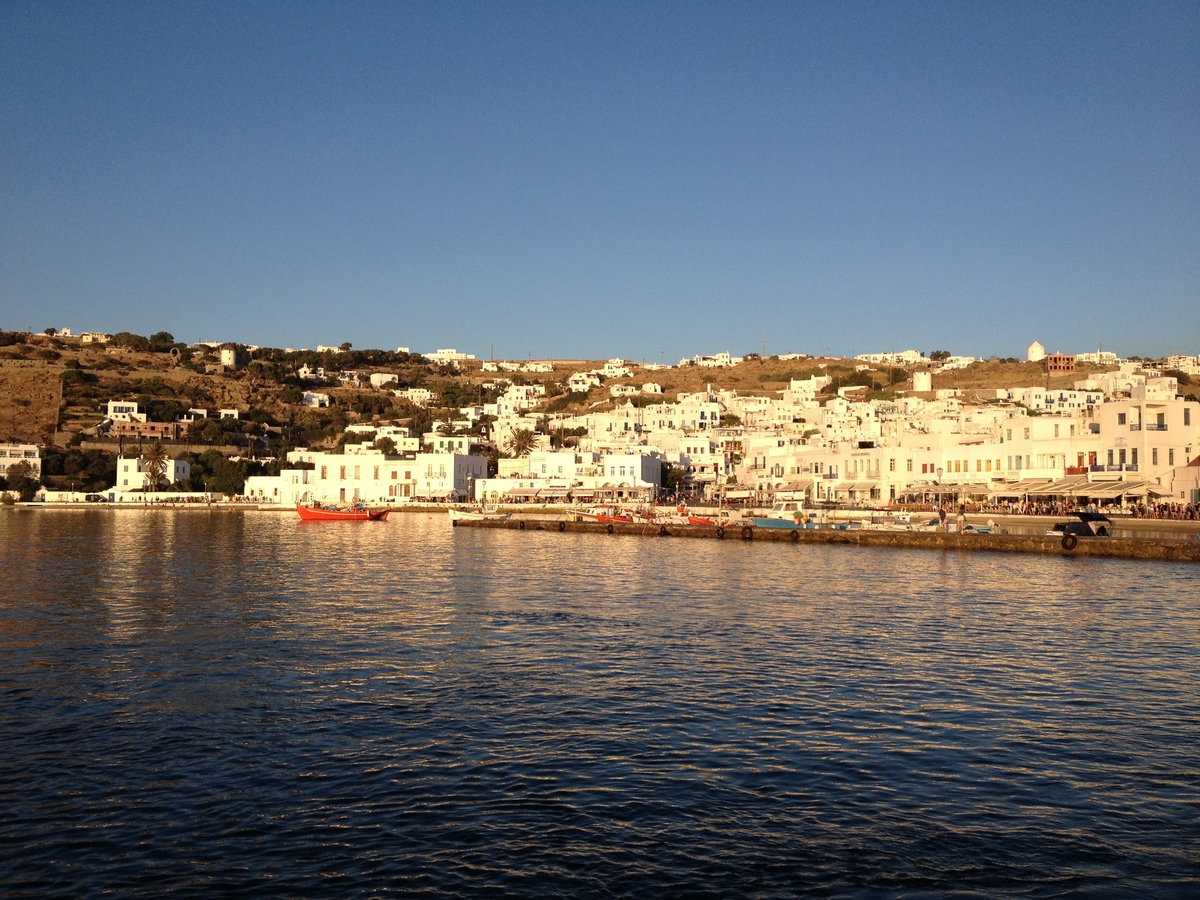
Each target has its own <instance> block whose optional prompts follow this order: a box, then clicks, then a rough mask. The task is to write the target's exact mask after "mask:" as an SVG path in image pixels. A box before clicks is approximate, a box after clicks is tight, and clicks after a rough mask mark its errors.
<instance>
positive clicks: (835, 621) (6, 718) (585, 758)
mask: <svg viewBox="0 0 1200 900" xmlns="http://www.w3.org/2000/svg"><path fill="white" fill-rule="evenodd" d="M0 547H2V548H3V549H2V550H0V585H2V586H3V587H2V598H0V796H2V797H3V806H2V810H3V816H2V817H0V879H2V890H3V893H5V894H7V895H9V896H22V895H27V896H33V895H38V896H44V895H72V896H95V895H98V894H101V893H104V892H113V893H117V894H121V895H126V896H158V895H162V894H164V893H167V892H173V893H175V894H178V895H183V896H189V895H191V896H197V897H210V896H214V895H226V894H244V895H252V896H267V895H271V896H288V897H305V896H316V897H326V896H331V897H342V896H352V895H381V894H399V895H412V894H422V893H424V894H429V895H436V896H454V895H460V896H479V895H484V896H500V895H510V896H539V895H543V896H596V897H644V896H656V895H662V896H666V897H675V896H712V897H740V896H745V897H751V896H752V897H764V896H765V897H770V896H791V895H796V894H812V895H818V896H942V895H947V894H952V895H956V896H1031V897H1047V896H1088V897H1128V896H1168V897H1169V896H1178V897H1192V896H1196V895H1197V894H1198V893H1200V724H1198V723H1200V588H1198V579H1197V575H1198V574H1200V572H1198V570H1197V568H1196V567H1195V566H1194V565H1193V566H1188V565H1175V564H1169V563H1141V562H1134V561H1127V560H1092V559H1086V558H1060V557H1049V558H1041V557H1031V556H1006V555H1000V554H974V555H972V554H959V553H942V552H925V551H908V552H903V551H902V552H897V551H887V550H873V549H868V548H851V547H845V546H837V547H816V546H807V545H797V546H792V545H790V544H765V543H753V544H745V543H743V542H741V541H724V542H717V541H695V540H680V539H658V538H654V539H641V538H630V537H620V536H615V537H609V536H604V535H575V534H559V533H557V532H533V531H527V532H515V531H492V530H482V529H469V528H458V529H452V528H450V527H449V523H448V522H447V521H446V520H445V517H444V516H443V515H438V516H433V515H425V514H414V515H398V516H394V517H393V520H392V521H390V522H387V523H383V524H366V523H353V524H316V525H302V524H300V523H298V522H297V521H295V519H294V517H293V516H291V515H281V514H277V513H258V512H250V513H230V512H191V511H189V512H177V513H172V512H169V511H148V512H143V511H137V510H130V511H112V510H99V509H97V510H87V511H83V510H79V511H75V510H70V511H51V510H37V511H29V510H20V509H16V510H12V509H9V510H0Z"/></svg>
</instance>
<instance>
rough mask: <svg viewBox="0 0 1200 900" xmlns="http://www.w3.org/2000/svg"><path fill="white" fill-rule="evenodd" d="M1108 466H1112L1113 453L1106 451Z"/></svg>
mask: <svg viewBox="0 0 1200 900" xmlns="http://www.w3.org/2000/svg"><path fill="white" fill-rule="evenodd" d="M1108 464H1109V465H1110V466H1111V465H1112V464H1113V452H1112V451H1111V450H1109V451H1108Z"/></svg>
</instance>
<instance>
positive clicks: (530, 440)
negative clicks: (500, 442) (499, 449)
mask: <svg viewBox="0 0 1200 900" xmlns="http://www.w3.org/2000/svg"><path fill="white" fill-rule="evenodd" d="M536 447H537V436H536V435H535V434H534V433H533V429H531V428H514V429H512V430H511V431H510V432H509V433H508V437H507V438H505V440H504V450H505V452H506V453H508V455H509V456H528V455H529V454H530V453H532V452H533V450H534V448H536Z"/></svg>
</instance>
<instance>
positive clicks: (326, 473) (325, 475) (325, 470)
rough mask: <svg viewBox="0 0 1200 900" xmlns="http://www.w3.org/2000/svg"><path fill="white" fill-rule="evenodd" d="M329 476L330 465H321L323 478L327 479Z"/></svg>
mask: <svg viewBox="0 0 1200 900" xmlns="http://www.w3.org/2000/svg"><path fill="white" fill-rule="evenodd" d="M328 477H329V466H321V478H322V479H326V478H328Z"/></svg>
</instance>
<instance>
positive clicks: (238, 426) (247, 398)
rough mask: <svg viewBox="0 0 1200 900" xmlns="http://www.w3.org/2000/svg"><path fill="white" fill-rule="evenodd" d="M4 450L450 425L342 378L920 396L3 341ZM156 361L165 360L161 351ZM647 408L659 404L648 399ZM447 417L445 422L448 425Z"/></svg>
mask: <svg viewBox="0 0 1200 900" xmlns="http://www.w3.org/2000/svg"><path fill="white" fill-rule="evenodd" d="M0 335H3V341H0V440H22V441H32V442H37V443H42V444H47V443H50V442H51V441H55V442H57V443H58V444H60V445H66V444H68V443H70V442H72V441H73V440H74V441H77V440H78V439H79V438H80V437H90V436H92V435H93V434H94V429H95V427H96V426H97V425H98V424H99V423H100V422H101V420H102V419H103V417H104V406H105V404H106V403H107V401H109V400H136V401H137V402H139V403H141V404H142V405H143V409H144V410H146V411H147V412H149V414H150V418H151V420H152V421H161V422H170V421H175V420H176V419H177V418H178V417H179V416H180V415H181V414H183V413H185V412H186V411H187V410H188V409H189V408H192V407H196V408H201V409H206V410H208V411H209V413H210V414H215V413H216V412H217V411H218V410H219V409H237V410H238V411H239V414H240V418H239V419H238V420H237V421H233V420H227V421H223V422H216V421H213V420H209V421H207V422H204V421H201V422H199V423H197V424H196V425H194V426H192V427H191V429H190V439H191V441H192V442H193V443H206V444H214V445H215V444H220V445H225V444H229V443H236V442H237V440H236V439H239V438H240V439H241V440H242V442H244V441H245V437H246V436H247V435H260V436H263V437H264V438H269V439H270V440H272V441H278V442H281V443H283V444H286V445H292V446H294V445H299V444H314V445H321V444H329V443H332V442H334V441H336V439H337V436H338V435H339V434H341V432H342V431H343V430H344V429H345V427H346V426H347V425H348V424H352V423H355V422H379V423H382V422H385V421H400V422H407V423H409V424H411V425H412V426H413V427H414V428H415V429H417V430H418V431H420V430H425V429H428V428H430V427H432V426H433V424H434V422H435V421H436V420H437V419H438V418H439V417H441V416H442V415H445V414H446V413H444V412H443V411H441V410H438V409H432V410H424V409H420V408H418V407H415V406H414V405H413V404H411V403H409V402H407V401H406V400H403V399H400V398H396V397H394V396H393V395H392V394H391V393H390V392H387V391H375V390H372V389H371V388H370V387H369V386H368V385H366V384H365V383H360V384H351V385H343V384H340V383H339V382H338V381H337V380H336V378H334V377H332V376H334V375H336V374H337V373H338V372H339V371H342V370H347V369H351V370H354V371H356V372H358V373H360V374H361V376H362V378H363V379H364V380H365V379H366V378H367V377H368V376H369V375H370V374H371V373H373V372H388V373H392V374H394V375H395V376H396V380H397V384H398V385H399V386H400V387H402V388H410V387H420V388H427V389H429V390H431V391H434V392H435V393H437V394H438V395H439V396H441V397H442V398H443V401H442V402H443V403H444V404H445V406H446V407H447V408H448V410H454V409H457V408H458V407H460V406H467V405H474V404H480V403H484V402H489V401H491V400H493V399H495V397H496V395H497V394H498V388H497V384H498V383H499V382H502V381H504V380H506V379H512V380H516V381H518V382H522V381H523V382H539V383H542V384H544V385H546V387H547V400H546V401H545V402H544V403H543V404H542V407H541V408H542V409H543V410H544V409H546V408H547V407H551V408H553V409H555V410H556V411H563V412H582V411H584V410H587V409H596V408H605V407H607V406H609V405H611V403H612V398H611V394H610V391H609V387H610V386H611V385H612V384H629V385H634V386H637V387H639V388H640V387H641V386H642V385H644V384H646V383H647V382H655V383H657V384H659V385H661V386H662V388H663V400H673V399H675V398H676V397H677V396H678V395H679V394H680V393H692V392H698V391H702V390H704V389H705V388H707V387H708V386H711V387H712V388H713V389H732V390H736V391H738V392H739V393H741V394H748V395H760V396H769V395H773V394H775V393H776V392H778V391H781V390H783V389H784V388H786V387H787V384H788V381H789V380H790V379H792V378H801V379H803V378H808V377H809V376H811V375H814V374H816V375H829V376H831V377H832V378H833V379H834V385H833V386H834V387H838V386H844V385H850V384H861V385H864V386H867V387H868V388H871V389H874V390H876V391H883V392H888V391H898V390H908V389H911V386H912V385H911V381H910V378H911V375H910V373H909V372H908V371H906V370H904V369H900V368H887V367H864V366H863V364H862V363H859V362H857V361H855V360H846V359H812V358H801V359H787V360H784V359H779V358H777V357H768V358H765V359H760V358H758V357H756V356H751V357H749V358H747V359H746V360H744V361H743V362H742V363H740V364H739V365H737V366H733V367H729V368H702V367H698V366H682V367H678V368H667V369H655V370H649V369H644V368H642V367H638V366H632V365H631V368H633V369H634V372H633V375H632V377H628V378H621V379H615V380H610V381H608V382H607V383H606V384H605V385H604V386H602V387H600V388H596V389H593V390H592V391H591V392H589V394H588V395H587V396H586V397H584V396H583V395H571V396H570V397H567V396H566V391H565V388H563V387H562V384H563V382H564V381H565V380H566V378H568V377H569V376H570V375H571V374H572V373H574V372H578V371H583V370H588V369H594V368H598V367H600V366H601V365H602V364H603V363H602V362H601V361H585V360H557V361H554V362H553V366H554V371H553V372H552V373H538V374H525V375H522V374H507V373H490V372H483V371H482V363H480V362H476V361H472V362H468V363H465V364H464V369H463V370H462V371H457V370H455V369H454V368H453V367H451V366H447V365H435V364H431V363H429V362H428V361H426V360H423V359H422V358H420V357H410V356H408V355H407V354H395V353H389V352H385V351H378V350H367V351H349V352H346V353H337V352H333V351H327V352H325V353H323V354H317V353H314V352H309V351H300V352H296V353H285V352H284V351H280V350H269V349H264V350H260V351H256V352H254V353H249V354H246V353H243V354H242V356H241V358H239V360H238V363H237V365H236V366H234V367H232V368H231V369H230V370H228V371H226V370H224V369H223V368H221V367H220V366H219V365H218V357H217V353H216V352H215V351H208V350H205V349H203V348H201V349H196V348H189V347H187V346H185V345H183V344H178V343H175V342H173V341H172V340H170V335H166V334H163V333H160V334H159V335H155V336H154V337H153V338H152V339H146V338H139V337H137V336H135V335H124V336H120V335H119V336H116V337H118V338H122V341H121V343H122V344H123V346H114V345H97V344H86V345H85V344H82V343H80V341H79V340H78V339H77V338H60V337H51V336H47V335H44V334H36V335H27V334H17V333H13V332H0ZM152 348H153V349H152ZM305 364H307V365H309V366H312V367H314V368H317V367H321V368H324V370H325V372H326V374H327V375H328V376H330V377H329V378H327V379H326V380H325V381H324V382H321V383H310V382H302V381H300V379H299V378H298V377H297V375H296V371H297V369H298V368H299V367H300V366H301V365H305ZM1097 371H1101V370H1100V369H1099V368H1098V367H1095V366H1082V367H1081V368H1080V370H1079V371H1078V372H1076V373H1073V374H1069V375H1062V376H1056V377H1055V378H1052V379H1049V380H1047V378H1046V375H1045V373H1044V371H1043V369H1042V366H1041V365H1040V364H1038V363H1027V362H1018V361H1015V360H1012V361H1006V360H987V361H982V362H978V363H975V364H973V365H971V366H970V367H968V368H966V369H960V370H955V371H950V372H945V373H942V374H938V375H935V376H934V379H933V387H934V388H935V389H945V388H963V389H994V388H998V387H1021V386H1045V385H1046V384H1047V383H1049V384H1050V386H1052V387H1070V386H1072V385H1073V383H1074V382H1075V381H1076V380H1078V379H1080V378H1083V377H1086V376H1087V375H1088V374H1090V373H1093V372H1097ZM306 389H311V390H316V391H320V392H322V393H325V394H328V395H329V397H330V398H331V406H330V407H328V408H322V409H313V408H309V407H306V406H304V405H302V403H301V398H302V393H303V391H304V390H306ZM640 402H653V401H651V400H650V398H648V397H643V398H642V400H641V401H640ZM448 410H447V412H448Z"/></svg>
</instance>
